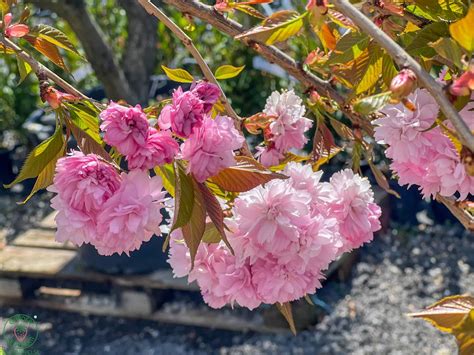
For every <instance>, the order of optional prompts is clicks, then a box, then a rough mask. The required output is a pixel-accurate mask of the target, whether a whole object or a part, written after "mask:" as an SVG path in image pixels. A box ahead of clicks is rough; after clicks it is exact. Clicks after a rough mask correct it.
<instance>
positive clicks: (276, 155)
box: [255, 146, 285, 167]
mask: <svg viewBox="0 0 474 355" xmlns="http://www.w3.org/2000/svg"><path fill="white" fill-rule="evenodd" d="M255 157H256V158H257V159H258V160H259V162H260V163H261V164H262V165H264V166H266V167H270V166H275V165H278V164H280V160H282V159H283V158H284V157H285V156H284V155H283V154H282V153H280V152H279V151H278V150H277V149H275V148H272V147H269V146H266V147H262V146H258V147H257V153H256V154H255Z"/></svg>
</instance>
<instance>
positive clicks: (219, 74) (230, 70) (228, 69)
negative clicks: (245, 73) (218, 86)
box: [214, 65, 245, 80]
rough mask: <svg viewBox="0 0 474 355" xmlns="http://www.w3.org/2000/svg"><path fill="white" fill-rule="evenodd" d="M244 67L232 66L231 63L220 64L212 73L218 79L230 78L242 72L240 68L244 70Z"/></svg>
mask: <svg viewBox="0 0 474 355" xmlns="http://www.w3.org/2000/svg"><path fill="white" fill-rule="evenodd" d="M244 68H245V65H243V66H241V67H234V66H232V65H222V66H220V67H219V68H217V70H216V72H215V73H214V75H215V77H216V79H218V80H224V79H230V78H234V77H236V76H237V75H239V74H240V73H241V72H242V70H244Z"/></svg>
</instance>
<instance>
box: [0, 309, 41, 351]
mask: <svg viewBox="0 0 474 355" xmlns="http://www.w3.org/2000/svg"><path fill="white" fill-rule="evenodd" d="M36 339H38V325H37V324H36V322H35V320H34V319H33V318H31V317H29V316H27V315H25V314H15V315H14V316H13V317H10V318H8V319H7V320H6V321H5V325H4V326H3V340H4V341H5V343H6V345H7V346H8V348H10V347H16V348H21V349H27V348H29V347H31V346H32V345H33V344H34V343H35V342H36Z"/></svg>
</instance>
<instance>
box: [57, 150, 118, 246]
mask: <svg viewBox="0 0 474 355" xmlns="http://www.w3.org/2000/svg"><path fill="white" fill-rule="evenodd" d="M119 186H120V176H119V174H118V173H117V171H116V170H115V168H114V167H113V166H111V165H110V164H108V163H106V162H105V161H103V160H102V159H101V158H100V157H98V156H96V155H94V154H89V155H84V154H83V153H81V152H77V151H75V152H73V153H72V154H71V155H68V156H66V157H64V158H60V159H59V160H58V162H57V164H56V173H55V176H54V180H53V185H51V186H50V187H49V188H48V190H49V191H51V192H55V193H56V194H57V195H56V196H55V197H53V198H52V200H51V206H52V207H53V208H54V209H55V210H57V211H58V214H57V216H56V223H57V227H58V229H57V233H56V239H57V240H58V241H60V242H65V241H67V240H70V241H72V242H73V243H74V244H76V245H82V243H88V242H91V240H94V238H95V237H96V227H97V214H98V213H99V212H100V211H101V210H102V208H103V206H104V204H105V202H106V201H107V200H109V199H110V198H111V197H112V196H113V194H114V193H115V192H116V191H117V190H118V189H119Z"/></svg>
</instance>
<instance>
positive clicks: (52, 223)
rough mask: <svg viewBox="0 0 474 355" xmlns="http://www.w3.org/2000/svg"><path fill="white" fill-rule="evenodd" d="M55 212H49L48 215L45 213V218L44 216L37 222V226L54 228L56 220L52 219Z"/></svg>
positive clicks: (54, 216)
mask: <svg viewBox="0 0 474 355" xmlns="http://www.w3.org/2000/svg"><path fill="white" fill-rule="evenodd" d="M56 214H57V212H51V213H50V214H49V215H47V216H46V218H44V219H43V220H42V221H41V222H40V223H39V227H41V228H46V229H56V222H55V221H54V219H55V218H56Z"/></svg>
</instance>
